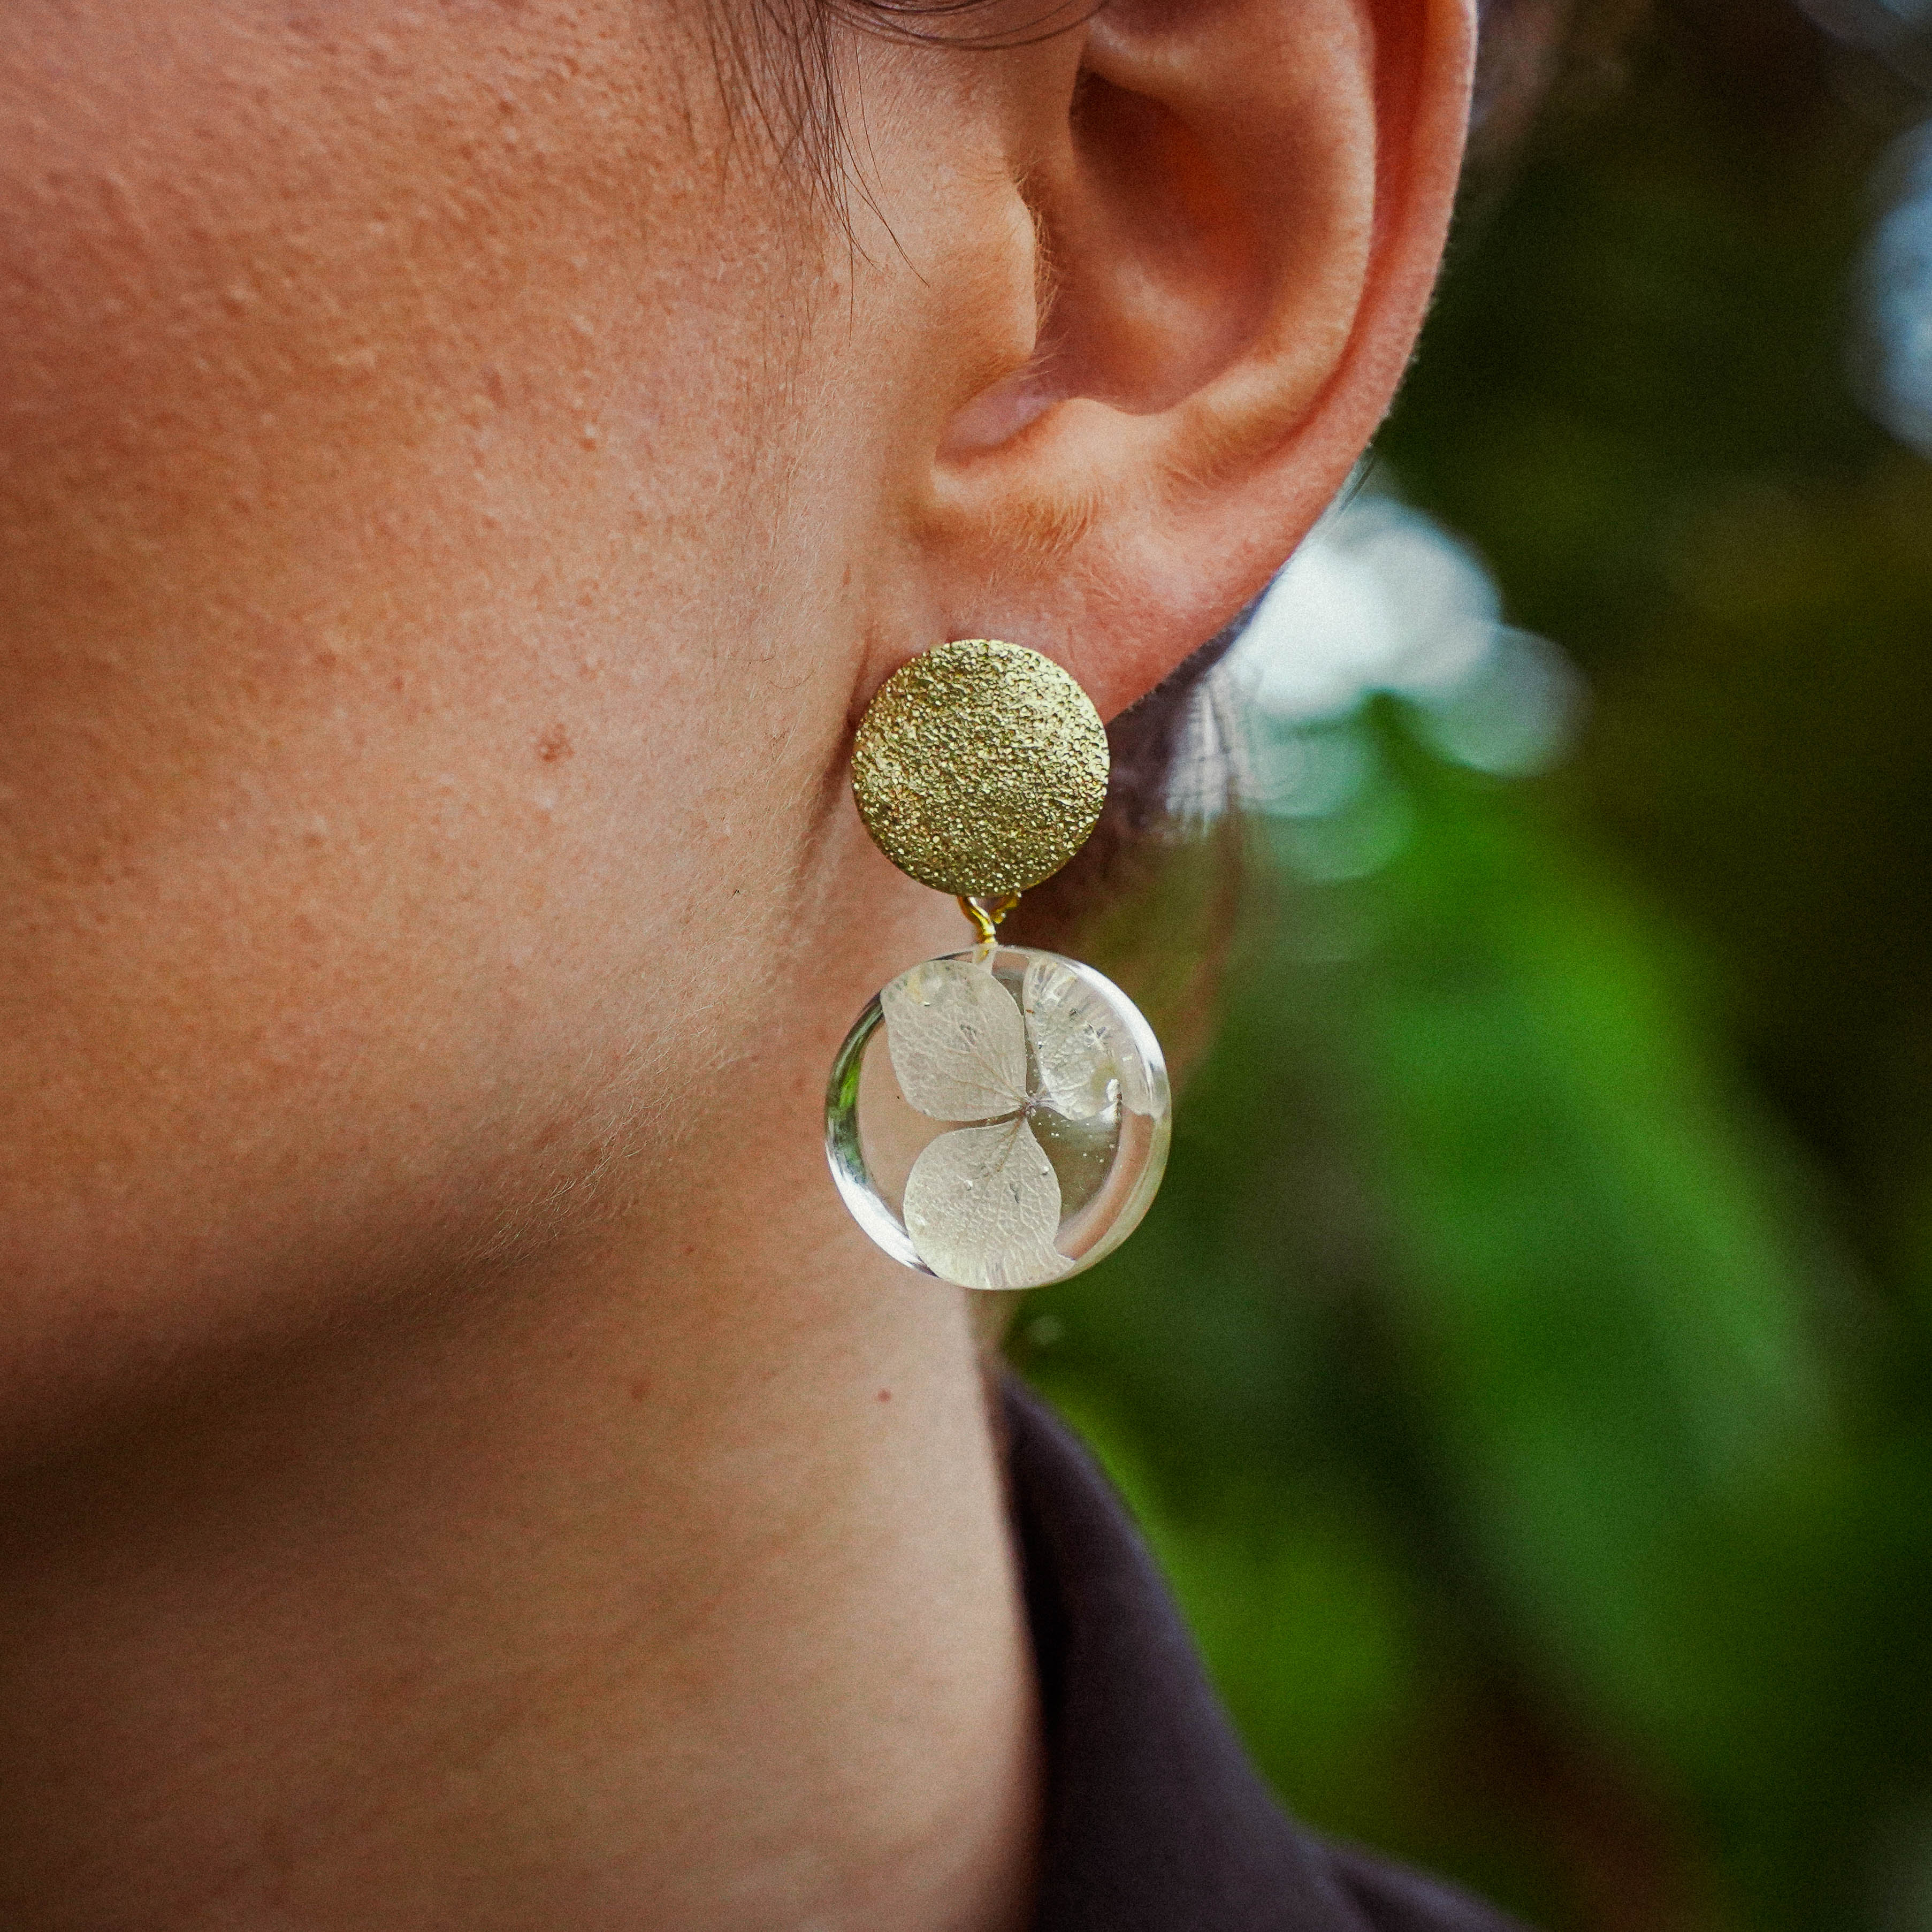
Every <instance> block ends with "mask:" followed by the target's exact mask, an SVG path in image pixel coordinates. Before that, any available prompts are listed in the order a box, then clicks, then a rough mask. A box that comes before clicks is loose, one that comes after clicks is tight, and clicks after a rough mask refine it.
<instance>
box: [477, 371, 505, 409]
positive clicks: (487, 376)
mask: <svg viewBox="0 0 1932 1932" xmlns="http://www.w3.org/2000/svg"><path fill="white" fill-rule="evenodd" d="M481 380H482V385H483V393H484V395H486V396H487V397H488V398H490V401H492V402H493V403H494V404H496V407H497V408H499V410H500V409H501V408H502V407H503V378H502V376H501V374H499V373H498V371H497V369H496V365H495V364H494V363H486V364H485V365H484V369H483V374H482V378H481Z"/></svg>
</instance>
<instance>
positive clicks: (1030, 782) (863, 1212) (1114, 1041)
mask: <svg viewBox="0 0 1932 1932" xmlns="http://www.w3.org/2000/svg"><path fill="white" fill-rule="evenodd" d="M1107 770H1108V754H1107V734H1106V728H1105V727H1104V726H1103V724H1101V722H1100V715H1099V714H1098V712H1096V711H1095V710H1094V706H1093V705H1092V703H1091V701H1090V700H1088V697H1087V694H1086V693H1085V691H1082V689H1081V688H1080V687H1079V685H1078V684H1077V683H1076V682H1075V681H1074V679H1073V678H1072V677H1070V676H1069V675H1068V674H1067V672H1066V671H1064V670H1062V669H1061V667H1060V666H1059V665H1058V664H1055V663H1054V661H1052V659H1051V658H1046V657H1043V656H1042V655H1040V652H1037V651H1031V650H1028V649H1025V648H1024V647H1023V646H1020V645H1018V644H1009V643H1000V642H998V641H997V640H994V639H992V638H986V637H972V638H962V639H959V640H956V641H955V642H953V643H947V644H941V645H939V646H937V647H936V648H935V649H932V650H929V651H928V652H925V653H924V654H923V655H922V656H919V657H916V658H913V660H912V661H911V662H910V663H909V664H905V665H904V666H902V667H901V668H900V669H899V670H897V671H895V673H893V674H892V676H891V677H889V678H888V679H886V682H885V683H884V684H883V685H881V686H880V689H879V691H878V694H877V696H875V697H874V698H873V700H872V701H871V704H870V705H869V706H868V707H867V709H866V711H865V716H864V717H863V718H862V719H861V720H860V721H859V730H858V734H857V736H856V739H855V740H854V742H853V772H852V789H853V796H854V797H855V799H856V801H857V803H858V807H859V816H860V817H862V819H863V820H865V826H866V829H867V830H868V831H869V832H871V835H872V837H873V838H874V841H876V842H877V844H878V846H879V848H880V850H881V851H883V853H885V855H886V857H887V858H888V859H891V860H892V863H893V864H894V865H897V866H898V868H899V869H900V870H901V871H904V872H905V873H907V874H909V875H910V877H913V878H915V879H917V880H919V882H920V883H922V884H923V885H928V886H932V887H934V888H935V889H936V890H938V891H940V892H950V893H951V894H952V895H953V896H954V897H956V898H958V900H959V904H960V907H961V909H962V911H964V912H965V914H966V916H967V917H968V919H970V920H971V922H972V924H973V927H974V935H975V941H976V943H975V944H974V945H973V946H972V947H971V948H970V949H969V950H967V951H965V952H963V953H949V954H947V955H946V956H944V957H943V958H941V959H928V960H926V961H924V962H922V963H921V964H920V965H916V966H914V967H913V968H911V969H910V971H907V972H904V973H901V974H900V975H899V977H898V978H897V979H896V980H893V981H892V983H891V984H890V985H889V986H886V987H884V988H883V989H882V990H881V991H880V992H878V993H877V995H874V998H872V1000H871V1001H870V1002H869V1003H868V1004H867V1006H866V1008H865V1011H864V1012H863V1013H861V1014H860V1015H859V1019H858V1021H857V1022H856V1024H855V1025H854V1026H853V1028H852V1031H850V1034H847V1036H846V1040H845V1043H844V1046H842V1047H841V1048H840V1049H839V1051H838V1058H836V1059H835V1061H833V1063H832V1078H831V1081H830V1083H829V1086H828V1088H827V1090H826V1102H825V1147H826V1157H827V1158H828V1159H829V1161H830V1163H831V1166H832V1178H833V1180H834V1181H835V1182H836V1183H837V1184H838V1191H839V1193H840V1194H841V1196H843V1197H844V1201H845V1205H847V1207H848V1208H850V1210H851V1211H852V1214H853V1218H854V1219H855V1220H856V1221H857V1222H858V1223H859V1226H860V1227H862V1229H865V1232H866V1233H867V1234H868V1235H870V1236H871V1238H872V1240H873V1241H875V1242H876V1243H877V1244H878V1245H879V1247H881V1248H883V1249H884V1250H885V1251H886V1253H888V1254H889V1255H891V1256H893V1257H894V1259H896V1260H898V1261H901V1262H904V1263H905V1264H906V1265H907V1266H908V1267H909V1268H918V1269H919V1270H921V1271H923V1272H925V1273H926V1274H933V1275H937V1276H938V1277H939V1278H940V1279H941V1280H944V1281H950V1282H954V1283H958V1284H959V1286H962V1287H964V1288H988V1289H995V1288H1032V1287H1036V1286H1038V1285H1039V1284H1040V1283H1043V1282H1047V1281H1053V1280H1058V1279H1059V1278H1060V1277H1062V1276H1065V1275H1070V1274H1077V1273H1078V1272H1079V1271H1080V1270H1081V1269H1082V1268H1091V1266H1092V1265H1094V1262H1097V1261H1098V1260H1100V1258H1101V1257H1102V1256H1103V1255H1106V1254H1109V1253H1112V1251H1113V1250H1114V1249H1115V1248H1116V1247H1118V1246H1119V1245H1120V1244H1121V1242H1122V1241H1125V1240H1126V1239H1127V1236H1128V1235H1130V1234H1131V1233H1132V1232H1133V1230H1134V1229H1135V1228H1136V1226H1137V1225H1138V1224H1139V1221H1140V1219H1141V1217H1142V1215H1143V1214H1145V1213H1146V1212H1147V1210H1148V1205H1149V1204H1150V1203H1151V1202H1152V1200H1153V1199H1154V1194H1155V1193H1156V1191H1157V1190H1158V1189H1159V1187H1160V1178H1161V1175H1162V1172H1163V1169H1165V1168H1166V1164H1167V1148H1168V1140H1169V1133H1170V1129H1171V1120H1172V1108H1171V1103H1170V1101H1169V1093H1168V1082H1167V1070H1166V1065H1165V1064H1164V1063H1163V1061H1162V1058H1161V1052H1160V1043H1159V1042H1158V1041H1157V1040H1156V1039H1155V1038H1154V1030H1153V1029H1152V1028H1151V1027H1150V1026H1149V1025H1148V1023H1147V1022H1146V1020H1145V1019H1143V1018H1142V1016H1141V1014H1140V1013H1139V1010H1137V1009H1136V1007H1135V1006H1134V1004H1133V1001H1130V999H1128V998H1127V995H1125V994H1124V993H1123V992H1121V990H1120V989H1119V988H1118V986H1115V985H1114V984H1113V983H1112V981H1110V980H1107V979H1106V978H1105V977H1103V975H1102V974H1099V973H1097V972H1096V971H1094V968H1092V967H1091V966H1088V965H1082V963H1081V962H1079V961H1078V960H1074V959H1063V958H1061V956H1060V955H1059V954H1058V953H1044V952H1040V951H1037V950H1034V949H1032V948H1030V947H1019V946H1008V945H1004V944H1001V941H1000V939H999V937H998V931H997V929H998V926H999V923H1000V922H1001V920H1002V919H1004V918H1005V916H1007V913H1009V912H1010V911H1011V910H1012V909H1013V906H1014V905H1015V904H1017V903H1018V901H1019V896H1020V894H1021V893H1022V892H1024V891H1025V890H1026V889H1028V887H1029V886H1036V885H1037V884H1039V883H1040V882H1041V880H1043V879H1046V878H1049V877H1051V876H1052V874H1054V873H1055V872H1057V871H1058V870H1059V869H1060V868H1061V866H1062V865H1065V864H1066V862H1067V860H1068V859H1070V858H1072V857H1073V855H1074V853H1076V852H1077V851H1079V849H1080V847H1082V845H1083V844H1085V842H1086V841H1087V838H1088V835H1089V834H1090V833H1091V832H1092V831H1093V829H1094V825H1095V823H1097V821H1098V820H1099V818H1100V808H1101V806H1102V805H1103V802H1105V799H1106V791H1107Z"/></svg>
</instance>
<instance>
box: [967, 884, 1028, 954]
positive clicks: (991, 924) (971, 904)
mask: <svg viewBox="0 0 1932 1932" xmlns="http://www.w3.org/2000/svg"><path fill="white" fill-rule="evenodd" d="M1019 902H1020V895H1019V893H1018V892H1002V893H1001V894H1000V895H999V896H998V898H995V899H992V900H983V899H982V898H971V897H969V896H968V895H967V894H965V892H962V893H961V894H960V895H959V910H961V911H962V912H963V913H965V915H966V916H967V917H968V919H971V921H972V922H973V930H974V932H977V934H978V935H980V944H981V945H982V946H990V945H992V943H993V938H994V935H995V932H997V930H998V927H999V923H1000V922H1001V919H1004V918H1005V917H1006V916H1007V913H1010V912H1011V911H1012V910H1013V907H1015V906H1016V905H1018V904H1019Z"/></svg>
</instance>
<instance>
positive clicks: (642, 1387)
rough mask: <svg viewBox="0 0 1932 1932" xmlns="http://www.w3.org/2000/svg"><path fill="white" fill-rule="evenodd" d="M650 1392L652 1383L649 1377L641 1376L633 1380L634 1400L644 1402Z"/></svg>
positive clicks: (632, 1393) (632, 1391) (632, 1395)
mask: <svg viewBox="0 0 1932 1932" xmlns="http://www.w3.org/2000/svg"><path fill="white" fill-rule="evenodd" d="M650 1392H651V1385H650V1382H649V1379H648V1378H647V1377H646V1376H637V1377H636V1378H635V1379H634V1380H633V1381H632V1382H631V1400H632V1401H633V1402H642V1401H643V1399H644V1398H645V1397H646V1396H647V1395H649V1394H650Z"/></svg>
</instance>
